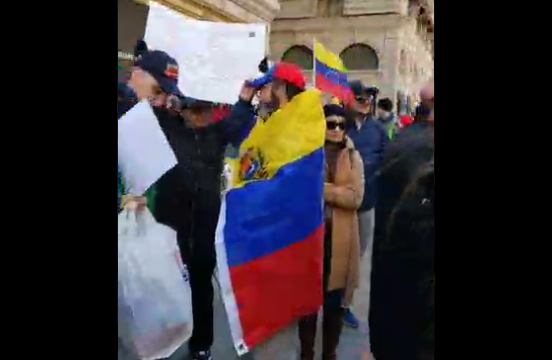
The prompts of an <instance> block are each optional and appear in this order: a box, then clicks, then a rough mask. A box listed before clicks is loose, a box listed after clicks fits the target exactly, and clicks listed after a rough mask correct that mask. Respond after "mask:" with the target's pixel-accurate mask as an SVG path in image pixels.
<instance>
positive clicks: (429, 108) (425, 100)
mask: <svg viewBox="0 0 552 360" xmlns="http://www.w3.org/2000/svg"><path fill="white" fill-rule="evenodd" d="M420 99H421V101H422V104H421V106H422V107H423V108H424V110H425V111H426V112H427V116H426V120H427V121H429V122H434V121H435V119H434V113H435V82H434V79H431V80H430V81H428V82H427V84H425V85H424V86H423V87H422V90H420Z"/></svg>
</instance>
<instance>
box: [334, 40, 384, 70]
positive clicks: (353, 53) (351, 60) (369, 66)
mask: <svg viewBox="0 0 552 360" xmlns="http://www.w3.org/2000/svg"><path fill="white" fill-rule="evenodd" d="M339 56H340V57H341V59H342V60H343V65H345V68H346V69H347V70H378V69H379V58H378V54H377V53H376V50H374V49H373V48H372V47H371V46H369V45H366V44H353V45H350V46H349V47H347V48H346V49H345V50H343V51H342V52H341V54H340V55H339Z"/></svg>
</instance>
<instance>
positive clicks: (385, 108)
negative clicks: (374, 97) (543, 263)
mask: <svg viewBox="0 0 552 360" xmlns="http://www.w3.org/2000/svg"><path fill="white" fill-rule="evenodd" d="M392 111H393V102H392V101H391V99H389V98H383V99H381V100H379V101H378V105H377V112H378V116H379V117H381V118H386V117H389V115H390V114H391V112H392Z"/></svg>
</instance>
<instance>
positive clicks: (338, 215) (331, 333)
mask: <svg viewBox="0 0 552 360" xmlns="http://www.w3.org/2000/svg"><path fill="white" fill-rule="evenodd" d="M324 113H325V115H326V124H327V131H326V145H325V152H326V183H325V188H324V214H325V236H324V289H325V293H324V313H323V324H322V331H323V334H322V338H323V346H322V360H335V359H336V358H337V355H336V350H337V346H338V344H339V338H340V336H341V329H342V327H343V317H344V315H345V309H346V308H347V307H348V306H349V305H350V304H351V301H352V298H353V292H354V290H355V289H356V287H357V286H358V278H359V265H360V255H359V254H360V249H359V248H360V243H359V238H358V236H359V233H358V222H357V217H356V210H357V209H358V207H359V206H360V203H361V202H362V197H363V194H364V170H363V169H364V168H363V164H362V160H361V158H360V154H359V153H358V151H356V150H355V148H354V146H353V142H352V141H351V140H350V139H349V138H348V137H347V136H346V135H345V128H346V120H345V110H344V109H343V108H342V107H341V106H339V105H336V104H330V105H326V106H325V107H324ZM316 323H317V314H316V313H315V314H312V315H310V316H306V317H304V318H302V319H301V320H300V321H299V339H300V341H301V360H313V359H314V342H315V338H316V328H317V327H316Z"/></svg>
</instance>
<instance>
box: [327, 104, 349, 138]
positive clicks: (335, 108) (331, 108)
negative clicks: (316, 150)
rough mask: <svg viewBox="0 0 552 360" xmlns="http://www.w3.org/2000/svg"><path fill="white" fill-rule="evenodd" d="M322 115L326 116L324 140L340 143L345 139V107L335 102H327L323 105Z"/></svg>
mask: <svg viewBox="0 0 552 360" xmlns="http://www.w3.org/2000/svg"><path fill="white" fill-rule="evenodd" d="M324 116H325V117H326V141H328V142H330V143H342V142H343V141H344V140H345V128H346V116H345V109H343V108H342V107H341V106H339V105H336V104H329V105H326V106H324Z"/></svg>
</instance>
